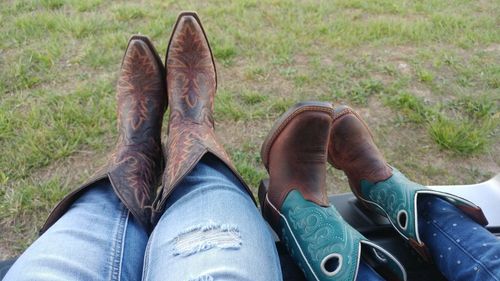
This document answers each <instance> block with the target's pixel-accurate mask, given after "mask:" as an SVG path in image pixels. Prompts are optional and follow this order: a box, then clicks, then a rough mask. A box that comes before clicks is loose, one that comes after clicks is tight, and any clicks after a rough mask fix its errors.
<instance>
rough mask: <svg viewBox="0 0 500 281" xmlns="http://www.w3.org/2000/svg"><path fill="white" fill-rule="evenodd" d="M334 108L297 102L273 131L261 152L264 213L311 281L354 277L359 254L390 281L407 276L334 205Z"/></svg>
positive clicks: (387, 254) (316, 103) (260, 197)
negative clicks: (330, 182)
mask: <svg viewBox="0 0 500 281" xmlns="http://www.w3.org/2000/svg"><path fill="white" fill-rule="evenodd" d="M332 110H333V108H332V107H331V105H330V104H328V103H321V102H304V103H299V104H297V105H296V106H294V107H292V108H291V109H290V110H288V111H287V112H286V113H285V114H284V115H283V116H282V117H281V118H280V119H279V120H278V121H277V122H276V124H275V125H274V127H273V128H272V129H271V132H270V133H269V135H268V137H267V139H266V140H265V142H264V144H263V145H262V150H261V156H262V159H263V162H264V165H265V166H266V169H267V170H268V172H269V181H268V182H266V181H263V182H262V183H261V186H260V189H259V200H260V204H261V208H262V212H263V215H264V217H265V218H266V219H267V221H268V222H269V223H270V225H271V226H272V227H273V229H274V230H275V231H276V233H277V234H278V236H279V237H280V240H281V241H282V242H283V244H284V245H285V246H286V248H287V250H288V252H289V253H290V255H291V256H292V258H293V260H294V261H295V262H296V263H297V264H298V265H299V267H300V268H301V269H302V271H303V272H304V274H305V276H306V279H307V280H325V281H326V280H348V281H354V280H356V279H357V277H356V276H357V272H358V269H359V266H360V260H361V257H363V258H364V259H366V260H371V261H372V266H374V267H378V268H380V267H383V268H385V269H386V270H385V271H384V272H385V273H384V274H385V276H384V277H387V278H389V280H406V273H405V270H404V268H403V267H402V265H401V264H400V263H399V262H398V261H397V260H396V259H395V258H394V257H393V256H392V255H391V254H390V253H389V252H387V251H386V250H384V249H383V248H381V247H380V246H378V245H376V244H374V243H373V242H371V241H369V240H368V239H366V238H365V237H363V235H361V234H360V233H359V232H358V231H356V230H355V229H354V228H352V227H351V226H350V225H349V224H347V222H345V221H344V220H343V218H342V217H341V216H340V214H339V213H338V211H337V210H336V209H335V207H333V206H331V205H330V202H329V200H328V197H327V195H326V157H327V146H328V139H329V133H330V126H331V124H332V121H333V118H332ZM375 254H378V255H379V256H382V257H384V260H385V262H383V263H381V262H380V261H378V260H377V259H376V256H375Z"/></svg>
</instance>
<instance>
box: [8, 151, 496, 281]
mask: <svg viewBox="0 0 500 281" xmlns="http://www.w3.org/2000/svg"><path fill="white" fill-rule="evenodd" d="M444 203H445V204H447V203H446V202H444ZM425 204H428V202H426V203H425ZM431 204H433V202H431ZM448 205H449V204H448ZM434 206H438V205H437V204H436V205H434ZM449 206H450V208H449V212H447V213H446V214H447V217H443V218H446V219H443V220H442V221H441V220H440V223H439V224H437V223H432V224H425V225H424V226H423V227H422V233H421V235H422V236H423V238H422V239H424V241H425V242H426V243H427V244H428V245H429V246H430V247H431V252H432V253H433V255H434V257H435V259H436V260H439V254H438V253H439V252H440V250H439V249H440V247H441V248H442V246H443V245H446V246H447V247H448V248H449V247H451V249H452V250H451V251H452V252H453V253H456V254H453V256H450V255H447V256H446V258H442V259H441V260H440V263H438V266H439V268H440V269H441V270H442V271H446V270H448V271H449V272H450V274H451V275H450V276H451V277H449V278H450V280H459V281H461V280H482V281H483V280H498V278H497V279H494V278H495V277H494V276H498V274H499V270H498V267H499V266H498V264H499V262H500V261H499V260H498V259H495V260H493V257H495V256H496V255H498V253H499V251H498V249H500V246H499V245H498V244H499V242H498V240H496V238H494V237H493V236H492V235H491V234H489V233H488V232H487V231H486V230H484V229H483V228H481V227H480V226H479V225H477V224H475V223H474V222H473V221H470V220H469V221H467V227H466V228H464V229H462V232H459V233H460V235H461V236H460V239H462V240H461V242H457V243H452V241H453V240H454V239H455V238H454V237H451V235H458V233H456V231H455V230H454V229H453V227H455V226H454V225H453V224H454V223H458V222H460V223H462V222H465V221H466V220H464V218H463V217H462V216H463V214H461V213H460V211H458V210H457V209H455V208H454V207H453V206H451V205H449ZM439 207H441V206H439ZM442 208H443V207H441V209H442ZM429 210H432V209H429ZM430 213H431V217H430V218H432V216H436V217H441V213H442V211H439V208H437V209H435V210H434V211H430ZM446 214H445V215H446ZM425 215H429V213H428V212H427V213H425ZM457 216H458V217H457ZM465 219H467V217H465ZM421 221H423V220H422V219H421ZM435 225H440V226H441V227H440V228H436V231H439V233H440V234H439V235H433V234H434V233H435V232H434V229H433V228H431V227H430V226H432V227H435ZM439 229H441V230H439ZM472 231H474V235H478V234H477V233H476V232H475V231H479V233H482V234H481V235H479V236H474V235H472ZM426 233H430V235H429V234H426ZM436 233H437V232H436ZM441 234H442V235H441ZM477 237H480V238H479V239H477ZM450 239H451V240H450ZM456 239H459V238H456ZM433 242H434V243H433ZM445 242H448V244H445ZM483 244H486V245H487V249H489V250H488V251H486V252H485V250H486V248H484V247H483V249H481V250H477V249H476V248H477V247H480V246H482V245H483ZM464 247H465V248H464ZM448 248H446V250H447V249H448ZM433 249H438V250H434V251H433ZM474 249H476V250H474ZM470 253H474V255H472V254H470ZM462 255H466V256H467V257H469V259H466V258H463V257H462ZM481 257H483V258H481ZM457 258H459V259H460V261H461V264H457ZM475 266H477V268H478V269H477V270H476V267H475ZM477 271H479V273H480V274H479V275H478V273H475V272H477ZM467 273H468V274H469V275H466V274H467ZM454 274H455V275H454ZM471 274H473V275H472V276H475V277H474V278H476V279H474V278H470V277H469V276H471ZM445 275H446V273H445ZM447 276H448V275H447ZM457 276H458V277H457ZM462 276H464V277H462ZM488 278H489V279H488ZM141 279H142V280H173V281H177V280H182V281H184V280H185V281H218V280H255V281H258V280H265V281H271V280H281V279H282V277H281V269H280V264H279V258H278V254H277V251H276V248H275V245H274V241H273V238H272V235H271V233H270V229H269V227H268V226H267V225H266V224H265V222H264V220H263V219H262V217H261V216H260V214H259V212H258V210H257V209H256V208H255V205H254V204H253V202H252V200H251V199H250V198H249V196H248V195H247V194H246V192H245V191H244V190H243V187H242V186H241V184H240V183H239V181H238V179H237V178H236V177H235V176H234V175H233V174H232V173H231V171H230V170H229V169H228V168H227V167H226V166H225V165H224V164H223V163H221V162H220V161H218V160H217V159H215V158H213V157H210V156H208V157H204V158H203V159H202V161H201V162H200V163H199V164H198V165H197V166H196V167H195V169H194V170H193V171H192V172H191V173H190V174H189V175H188V176H187V177H186V178H185V179H184V180H183V182H182V183H181V184H180V185H179V186H178V187H177V188H176V190H175V191H174V192H173V194H172V195H171V197H170V198H169V200H168V202H167V208H166V211H165V212H164V214H163V216H162V217H161V219H160V221H159V222H158V224H157V226H156V228H155V229H154V231H153V232H152V234H151V236H150V237H148V235H147V233H146V232H145V231H144V230H143V229H142V228H141V227H140V226H139V225H138V224H137V223H136V222H135V221H134V219H133V217H132V216H131V215H130V213H129V212H128V211H127V209H126V208H125V207H124V205H123V204H122V203H121V202H120V200H119V199H118V198H117V197H116V195H115V194H114V192H113V191H112V189H111V186H110V185H109V182H106V181H103V182H100V183H98V184H96V185H95V186H94V187H93V188H91V189H90V190H89V191H87V192H86V193H85V194H84V195H83V196H82V197H80V198H79V199H78V200H77V201H76V202H75V203H74V204H73V205H72V207H71V208H70V209H69V211H68V212H67V213H66V214H65V215H64V216H63V217H61V219H59V220H58V221H57V222H56V223H55V224H54V225H53V226H52V227H51V228H50V229H49V230H47V232H45V233H44V234H43V235H42V236H40V237H39V238H38V239H37V240H36V241H35V242H34V243H33V244H32V245H31V246H30V247H29V248H28V249H27V250H26V251H25V252H24V253H23V254H22V255H21V256H20V257H19V259H18V260H17V261H16V263H15V264H14V265H13V266H12V268H11V269H10V271H9V272H8V273H7V275H6V277H5V279H4V280H8V281H10V280H42V281H43V280H50V281H57V280H64V281H67V280H141ZM357 280H359V281H361V280H362V281H379V280H383V279H382V278H381V277H380V276H379V275H378V274H377V273H375V271H374V270H373V269H372V268H370V267H369V266H368V265H366V264H365V263H364V262H362V263H361V266H360V269H359V273H358V278H357Z"/></svg>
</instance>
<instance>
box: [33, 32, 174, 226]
mask: <svg viewBox="0 0 500 281" xmlns="http://www.w3.org/2000/svg"><path fill="white" fill-rule="evenodd" d="M164 73H165V70H164V67H163V64H162V63H161V59H160V58H159V56H158V54H157V52H156V50H155V49H154V47H153V45H152V43H151V42H150V41H149V39H148V38H147V37H144V36H137V35H136V36H133V37H131V39H130V40H129V44H128V47H127V50H126V52H125V55H124V57H123V60H122V65H121V71H120V74H119V78H118V85H117V90H116V98H117V105H118V109H117V113H118V130H119V133H118V141H117V144H116V146H115V149H114V151H113V153H112V154H111V156H110V157H109V160H108V162H107V164H106V165H105V166H104V167H103V168H101V169H100V170H99V171H98V172H97V173H96V175H95V176H93V177H92V178H91V179H90V180H89V181H88V182H87V183H85V184H83V185H82V186H80V187H79V188H78V189H76V190H75V191H73V192H71V193H70V194H69V195H68V196H66V197H65V198H64V199H63V200H62V201H61V202H60V203H59V204H58V205H57V206H56V208H55V209H54V210H53V211H52V213H51V215H50V216H49V218H48V220H47V222H46V223H45V225H44V226H43V227H42V230H41V233H43V232H44V231H46V230H47V229H48V228H49V227H50V226H51V225H52V224H53V223H55V222H56V221H57V220H58V219H59V217H61V216H62V215H63V214H64V213H65V212H66V210H67V209H68V208H69V207H70V206H71V204H72V203H73V202H74V201H75V200H76V199H77V198H78V197H79V196H80V195H81V194H82V193H83V192H84V191H85V190H86V189H87V188H90V187H91V186H93V184H94V183H95V182H98V181H101V180H106V179H107V178H108V179H109V180H110V182H111V185H112V187H113V190H114V191H115V193H116V195H117V196H118V197H119V198H120V200H121V201H122V202H123V204H124V205H125V206H126V207H127V208H128V209H129V210H130V212H131V213H132V215H133V216H134V217H135V218H136V219H137V221H138V222H139V223H141V225H143V226H144V227H145V228H146V229H147V230H148V231H150V230H151V228H152V226H151V224H150V218H151V213H152V203H153V201H154V199H155V197H156V188H157V186H158V185H159V184H160V180H161V174H162V172H163V167H164V160H163V153H162V147H161V126H162V120H163V114H164V112H165V110H166V107H167V100H166V96H165V94H166V87H165V80H164Z"/></svg>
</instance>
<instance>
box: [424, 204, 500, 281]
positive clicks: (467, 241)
mask: <svg viewBox="0 0 500 281" xmlns="http://www.w3.org/2000/svg"><path fill="white" fill-rule="evenodd" d="M418 207H419V218H418V219H419V229H420V231H419V234H420V238H421V239H422V241H423V242H424V243H425V244H426V245H427V246H428V248H429V251H430V253H431V255H432V257H433V259H434V262H435V263H436V265H437V267H438V268H439V270H440V271H441V273H443V275H444V276H445V277H446V278H447V279H448V280H456V281H476V280H477V281H488V280H496V281H499V280H500V259H499V257H500V240H498V239H497V238H496V237H495V236H494V235H492V234H491V233H490V232H489V231H488V230H486V229H485V228H483V227H482V226H480V225H479V224H477V223H476V222H474V221H473V220H472V219H470V218H469V217H468V216H467V215H465V214H464V213H462V211H460V210H459V209H457V208H456V207H455V206H453V205H452V204H450V203H448V202H446V201H445V200H443V199H441V198H438V197H436V196H432V195H430V196H429V195H427V196H422V198H421V199H419V205H418Z"/></svg>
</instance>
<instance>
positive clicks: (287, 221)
mask: <svg viewBox="0 0 500 281" xmlns="http://www.w3.org/2000/svg"><path fill="white" fill-rule="evenodd" d="M281 213H282V215H283V216H284V217H282V219H281V234H282V235H281V237H282V240H283V242H284V243H285V245H286V247H287V249H288V251H289V252H290V255H291V256H292V257H293V258H294V260H295V262H296V263H297V264H298V265H299V267H300V268H301V269H302V271H303V272H304V273H305V275H306V277H307V280H321V281H323V280H325V281H326V280H345V281H351V280H354V278H355V276H356V273H357V268H358V261H359V256H360V251H361V249H360V241H361V240H365V238H364V237H363V236H362V235H361V234H360V233H359V232H357V231H356V230H355V229H353V228H352V227H351V226H350V225H349V224H347V223H346V222H345V221H344V220H343V219H342V217H341V216H340V214H339V213H338V211H337V210H336V209H335V208H334V207H333V206H329V207H321V206H318V205H316V204H315V203H313V202H310V201H307V200H305V199H304V197H302V195H301V194H300V192H298V191H296V190H293V191H291V192H290V193H289V194H288V195H287V197H286V199H285V201H284V202H283V205H282V207H281ZM328 257H330V258H328ZM328 260H329V262H331V263H332V264H330V265H329V264H328V263H329V262H327V263H326V266H322V264H323V265H325V262H326V261H328ZM337 264H338V266H335V265H337ZM325 267H326V268H325Z"/></svg>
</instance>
